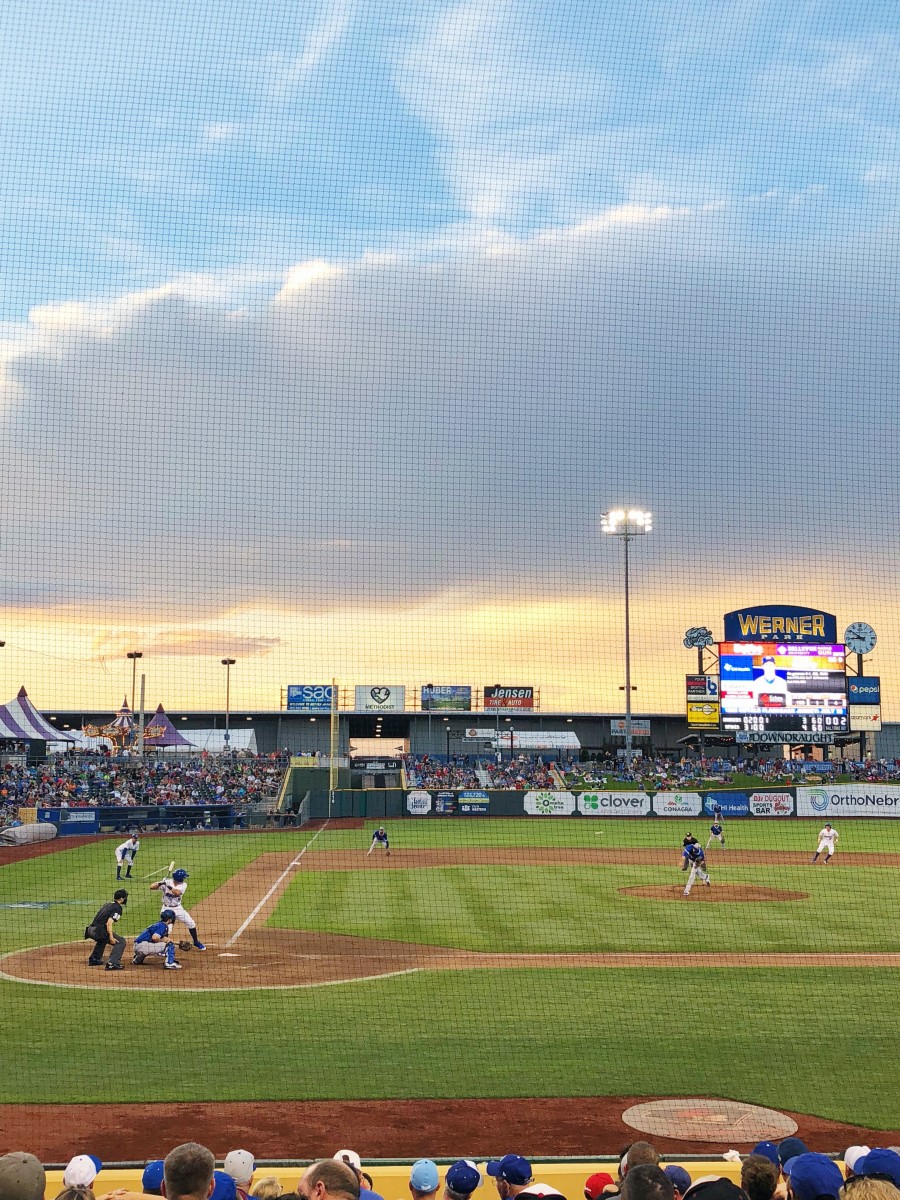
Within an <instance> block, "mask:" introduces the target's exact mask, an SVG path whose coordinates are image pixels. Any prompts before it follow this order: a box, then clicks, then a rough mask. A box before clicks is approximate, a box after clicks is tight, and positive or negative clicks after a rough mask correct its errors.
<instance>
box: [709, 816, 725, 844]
mask: <svg viewBox="0 0 900 1200" xmlns="http://www.w3.org/2000/svg"><path fill="white" fill-rule="evenodd" d="M713 841H717V842H721V843H722V846H723V847H724V846H725V830H724V829H723V828H722V825H721V824H720V823H719V822H718V821H713V823H712V825H710V827H709V837H708V838H707V839H706V848H707V850H708V849H709V847H710V843H711V842H713Z"/></svg>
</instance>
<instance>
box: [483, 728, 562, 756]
mask: <svg viewBox="0 0 900 1200" xmlns="http://www.w3.org/2000/svg"><path fill="white" fill-rule="evenodd" d="M465 736H466V737H467V738H477V739H478V741H485V742H490V743H491V746H492V747H493V748H494V749H495V750H510V749H512V750H580V749H581V742H579V740H578V735H577V734H576V733H572V731H571V730H569V729H560V730H555V729H510V728H509V727H508V726H507V728H506V729H503V728H501V729H500V731H499V734H498V732H497V730H496V728H495V729H467V730H466V734H465Z"/></svg>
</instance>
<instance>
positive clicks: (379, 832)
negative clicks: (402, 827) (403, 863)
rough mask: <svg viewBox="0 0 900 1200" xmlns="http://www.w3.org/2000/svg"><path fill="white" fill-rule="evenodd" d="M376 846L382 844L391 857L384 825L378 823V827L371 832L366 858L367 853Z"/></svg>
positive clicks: (367, 855)
mask: <svg viewBox="0 0 900 1200" xmlns="http://www.w3.org/2000/svg"><path fill="white" fill-rule="evenodd" d="M376 846H383V847H384V850H385V853H386V854H387V856H388V858H390V857H391V844H390V842H389V841H388V835H387V830H386V829H385V827H384V826H383V825H379V826H378V828H377V829H376V830H375V832H374V833H373V834H372V844H371V846H370V847H369V849H368V852H367V854H366V858H368V857H369V855H370V854H371V853H372V851H373V850H374V849H375V847H376Z"/></svg>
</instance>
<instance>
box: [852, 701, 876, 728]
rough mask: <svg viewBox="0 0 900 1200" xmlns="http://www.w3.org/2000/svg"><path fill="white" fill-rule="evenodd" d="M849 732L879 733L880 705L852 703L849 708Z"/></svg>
mask: <svg viewBox="0 0 900 1200" xmlns="http://www.w3.org/2000/svg"><path fill="white" fill-rule="evenodd" d="M850 732H851V733H880V732H881V705H880V704H854V705H853V707H852V708H851V709H850Z"/></svg>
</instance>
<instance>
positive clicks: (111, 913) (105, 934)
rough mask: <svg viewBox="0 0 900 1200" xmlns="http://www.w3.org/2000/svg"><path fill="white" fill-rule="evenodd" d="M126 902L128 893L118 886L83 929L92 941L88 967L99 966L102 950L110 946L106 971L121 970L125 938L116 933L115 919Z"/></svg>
mask: <svg viewBox="0 0 900 1200" xmlns="http://www.w3.org/2000/svg"><path fill="white" fill-rule="evenodd" d="M127 903H128V893H127V892H126V891H125V889H124V888H118V889H117V890H116V891H115V893H114V894H113V898H112V900H111V901H110V902H109V903H108V904H104V905H103V907H102V908H101V909H100V911H99V912H98V913H97V915H96V917H94V919H93V921H91V923H90V925H88V927H87V929H85V931H84V936H85V938H87V939H88V940H89V941H92V942H94V943H95V944H94V949H93V950H92V951H91V956H90V958H89V959H88V966H89V967H99V966H101V965H102V963H103V951H104V950H105V949H106V947H107V946H112V950H111V951H110V953H109V962H108V963H107V964H106V969H107V971H121V970H122V955H123V954H124V952H125V939H124V938H123V937H120V936H119V935H118V934H117V933H116V921H118V920H119V918H120V917H121V916H122V913H123V911H124V908H125V905H126V904H127Z"/></svg>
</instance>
